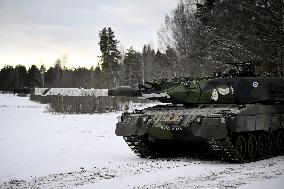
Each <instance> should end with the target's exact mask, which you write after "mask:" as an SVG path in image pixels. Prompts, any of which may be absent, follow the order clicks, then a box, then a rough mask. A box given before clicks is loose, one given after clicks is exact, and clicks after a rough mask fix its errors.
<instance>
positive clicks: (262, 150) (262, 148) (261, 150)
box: [257, 134, 266, 159]
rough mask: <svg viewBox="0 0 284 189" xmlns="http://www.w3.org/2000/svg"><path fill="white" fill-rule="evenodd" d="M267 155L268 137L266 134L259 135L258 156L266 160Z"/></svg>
mask: <svg viewBox="0 0 284 189" xmlns="http://www.w3.org/2000/svg"><path fill="white" fill-rule="evenodd" d="M265 154H266V137H265V135H264V134H261V135H259V137H258V140H257V155H258V157H259V158H260V159H263V158H265Z"/></svg>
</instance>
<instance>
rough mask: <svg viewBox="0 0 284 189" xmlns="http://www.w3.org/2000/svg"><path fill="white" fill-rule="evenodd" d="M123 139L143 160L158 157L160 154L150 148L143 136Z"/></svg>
mask: <svg viewBox="0 0 284 189" xmlns="http://www.w3.org/2000/svg"><path fill="white" fill-rule="evenodd" d="M123 139H124V140H125V142H126V143H127V145H128V146H129V147H130V148H131V150H132V151H133V152H134V153H135V154H136V155H137V156H139V157H142V158H156V157H158V153H157V152H155V151H153V150H152V149H151V148H150V147H149V145H148V144H147V142H146V140H145V139H144V138H143V136H125V137H123Z"/></svg>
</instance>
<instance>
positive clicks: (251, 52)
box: [0, 0, 284, 113]
mask: <svg viewBox="0 0 284 189" xmlns="http://www.w3.org/2000/svg"><path fill="white" fill-rule="evenodd" d="M283 4H284V3H283V0H239V1H232V0H197V1H196V0H178V3H177V6H176V7H175V8H174V9H173V10H172V11H171V12H170V13H169V14H168V15H166V16H165V19H164V23H162V27H161V28H160V29H159V31H158V32H157V33H158V37H159V41H160V48H159V49H158V50H155V49H154V48H153V47H152V46H151V44H145V45H144V46H143V48H142V50H141V51H136V50H134V49H133V48H132V47H129V48H128V49H126V50H125V52H120V51H119V50H118V44H119V39H117V38H116V36H115V32H114V31H113V30H112V28H111V27H104V28H103V29H102V30H101V31H100V33H99V34H98V36H99V40H100V41H99V44H98V45H99V46H100V50H101V56H100V57H99V58H100V61H99V64H98V65H97V66H96V67H92V68H90V69H87V68H84V67H78V68H72V69H70V68H67V67H66V64H67V60H68V58H67V56H63V57H60V58H58V59H57V60H55V63H54V66H53V67H50V68H46V67H45V66H44V65H41V66H40V67H37V66H36V65H32V66H31V67H30V68H26V67H25V66H23V65H17V66H14V67H13V66H9V65H8V63H7V64H6V63H5V64H6V65H5V66H4V67H3V68H2V69H1V71H0V91H10V92H11V91H13V90H14V89H24V88H33V87H81V88H110V87H114V86H118V85H130V86H133V87H135V86H136V85H137V83H140V82H144V81H152V80H155V79H161V78H166V79H171V78H173V77H184V76H186V77H202V76H208V75H213V73H215V72H217V71H224V70H226V69H228V68H229V67H228V65H227V63H241V62H253V63H256V64H257V65H258V66H257V71H258V73H259V74H261V75H263V76H267V75H269V76H280V77H282V76H283V75H284V65H283V64H284V63H283V54H284V50H283V49H284V48H283V44H284V35H283V31H284V13H283V12H284V11H283V10H284V5H283ZM31 98H32V99H34V100H40V101H45V102H51V104H52V105H51V109H52V111H56V112H57V111H60V112H72V113H93V112H96V111H99V112H101V111H105V110H108V111H112V110H117V109H127V106H128V105H127V102H128V101H129V99H126V98H111V99H110V98H108V99H105V98H80V99H76V98H71V97H68V98H67V97H66V99H63V98H60V99H59V98H58V97H56V98H49V99H41V98H40V97H33V96H31ZM64 98H65V97H64ZM131 100H134V99H131ZM90 102H91V103H90ZM121 102H123V103H122V104H123V105H121Z"/></svg>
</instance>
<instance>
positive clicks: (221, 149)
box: [208, 137, 244, 163]
mask: <svg viewBox="0 0 284 189" xmlns="http://www.w3.org/2000/svg"><path fill="white" fill-rule="evenodd" d="M208 143H209V145H210V147H211V148H212V149H213V153H214V154H215V155H216V156H217V157H218V158H221V159H222V160H223V161H228V162H238V163H243V162H244V161H243V160H241V159H240V158H239V157H238V154H237V152H236V149H235V147H234V146H233V144H232V143H231V140H230V138H229V137H225V138H222V139H214V140H209V141H208Z"/></svg>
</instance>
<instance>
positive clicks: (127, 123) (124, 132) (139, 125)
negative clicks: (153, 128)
mask: <svg viewBox="0 0 284 189" xmlns="http://www.w3.org/2000/svg"><path fill="white" fill-rule="evenodd" d="M147 130H148V127H147V126H146V124H145V123H144V121H143V116H142V115H138V114H132V115H126V114H122V116H121V120H120V121H119V122H118V123H117V124H116V129H115V134H116V135H117V136H133V135H137V136H141V135H144V134H145V133H146V132H147Z"/></svg>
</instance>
